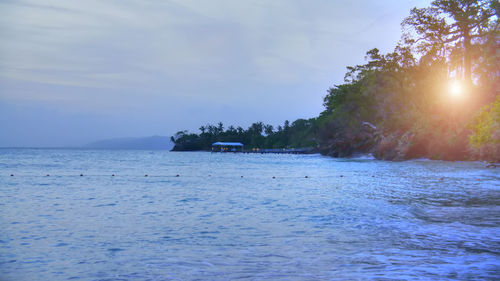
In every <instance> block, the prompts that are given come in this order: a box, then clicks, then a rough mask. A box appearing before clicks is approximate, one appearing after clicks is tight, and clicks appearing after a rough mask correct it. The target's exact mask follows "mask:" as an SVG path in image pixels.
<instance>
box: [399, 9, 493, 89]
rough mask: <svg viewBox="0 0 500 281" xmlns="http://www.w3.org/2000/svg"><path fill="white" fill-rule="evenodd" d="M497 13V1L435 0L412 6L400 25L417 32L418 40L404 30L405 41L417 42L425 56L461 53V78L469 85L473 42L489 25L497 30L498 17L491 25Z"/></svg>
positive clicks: (470, 81)
mask: <svg viewBox="0 0 500 281" xmlns="http://www.w3.org/2000/svg"><path fill="white" fill-rule="evenodd" d="M496 14H498V3H497V1H496V0H435V1H433V2H432V3H431V7H429V8H421V9H417V8H414V9H412V10H411V13H410V16H409V17H408V18H406V19H405V20H404V22H403V26H405V27H410V29H413V30H414V31H415V32H416V33H417V39H416V40H413V39H412V38H411V37H413V36H412V35H411V34H410V33H408V32H407V33H406V40H407V42H409V43H410V44H411V43H417V44H418V45H417V46H418V48H419V51H420V52H421V54H422V55H424V58H425V57H426V56H433V55H438V56H440V57H446V55H447V52H452V51H455V52H458V53H460V52H461V53H462V54H463V69H464V71H463V72H464V73H463V77H464V80H465V82H466V84H467V85H472V43H473V41H474V39H476V38H479V37H481V36H484V34H485V33H487V32H488V30H490V29H491V28H493V29H498V16H497V18H496V22H497V23H496V24H494V25H492V24H491V21H492V19H493V16H494V15H496ZM459 43H461V46H460V44H459Z"/></svg>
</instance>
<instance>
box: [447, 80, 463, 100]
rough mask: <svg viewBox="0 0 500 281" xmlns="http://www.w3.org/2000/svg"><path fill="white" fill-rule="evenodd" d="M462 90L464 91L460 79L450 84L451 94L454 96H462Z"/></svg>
mask: <svg viewBox="0 0 500 281" xmlns="http://www.w3.org/2000/svg"><path fill="white" fill-rule="evenodd" d="M462 92H463V89H462V85H460V83H459V82H458V81H453V82H451V84H450V94H451V95H452V96H453V97H459V96H461V95H462Z"/></svg>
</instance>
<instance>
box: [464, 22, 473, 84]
mask: <svg viewBox="0 0 500 281" xmlns="http://www.w3.org/2000/svg"><path fill="white" fill-rule="evenodd" d="M470 53H471V36H470V34H469V31H467V32H464V68H465V69H464V81H465V84H466V85H467V87H470V86H471V85H472V62H471V54H470Z"/></svg>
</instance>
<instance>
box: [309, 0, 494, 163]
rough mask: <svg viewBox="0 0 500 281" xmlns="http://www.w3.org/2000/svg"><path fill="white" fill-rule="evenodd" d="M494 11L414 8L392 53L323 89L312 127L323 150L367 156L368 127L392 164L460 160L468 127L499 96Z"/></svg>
mask: <svg viewBox="0 0 500 281" xmlns="http://www.w3.org/2000/svg"><path fill="white" fill-rule="evenodd" d="M498 7H499V5H498V3H497V1H491V0H490V1H486V0H482V1H477V0H475V1H471V0H435V1H433V2H432V3H431V6H430V7H428V8H421V9H417V8H415V9H412V10H411V12H410V16H409V17H408V18H406V19H405V20H404V21H403V24H402V25H403V27H404V34H403V38H402V39H403V40H402V41H401V43H400V44H399V45H398V46H396V48H395V49H394V51H393V52H391V53H388V54H385V55H383V54H380V52H379V50H378V49H376V48H375V49H372V50H370V51H368V52H367V53H366V57H365V59H366V60H367V62H366V64H364V65H357V66H353V67H347V74H346V76H345V83H344V84H342V85H335V86H334V87H332V88H330V89H329V90H328V94H327V95H326V97H325V98H324V106H325V111H323V112H322V113H321V115H320V117H319V118H318V121H317V124H318V125H317V127H318V130H317V131H318V135H317V140H318V144H319V148H320V150H321V151H324V153H327V154H332V155H334V156H335V155H341V156H342V155H349V154H350V153H351V152H356V151H360V149H361V150H366V144H367V143H369V142H367V140H366V139H367V138H366V130H365V129H364V128H363V124H364V123H365V122H370V123H372V124H374V125H375V126H376V127H377V129H378V136H373V138H381V139H383V140H384V141H383V142H382V143H383V145H382V144H381V146H384V148H383V149H382V148H381V150H384V151H390V154H391V155H395V156H394V157H396V158H401V155H398V153H402V154H406V155H404V156H408V155H410V156H414V157H430V156H431V155H439V157H440V158H442V159H463V158H465V157H466V155H465V152H464V151H465V150H466V146H467V141H468V137H467V135H468V133H469V130H468V128H467V127H466V126H465V124H467V123H468V122H469V121H470V120H471V119H472V118H473V116H474V114H475V112H477V110H478V109H479V108H480V107H481V106H482V105H484V104H485V103H487V102H490V101H491V98H492V97H496V96H497V95H498V89H500V86H499V79H498V78H499V74H500V69H499V65H498V61H499V60H500V57H499V56H500V52H498V46H499V41H498V36H499V34H500V33H499V21H498V10H499V9H498ZM460 76H463V77H464V84H465V85H466V86H467V87H466V88H465V89H464V92H465V93H464V96H463V97H462V98H461V99H459V98H456V99H453V98H452V97H451V96H450V95H449V89H448V85H449V83H450V80H451V78H459V77H460ZM472 77H474V79H475V82H476V83H475V85H474V84H473V83H472V81H471V78H472ZM481 124H482V123H481ZM483 126H484V125H483ZM477 138H484V136H483V135H481V137H480V136H479V135H478V136H477ZM473 139H474V138H471V140H473ZM388 147H392V149H387V148H388ZM403 148H404V149H403ZM375 149H376V148H375ZM395 150H398V151H395ZM332 151H333V152H332ZM345 151H347V153H344V152H345ZM382 154H383V153H382Z"/></svg>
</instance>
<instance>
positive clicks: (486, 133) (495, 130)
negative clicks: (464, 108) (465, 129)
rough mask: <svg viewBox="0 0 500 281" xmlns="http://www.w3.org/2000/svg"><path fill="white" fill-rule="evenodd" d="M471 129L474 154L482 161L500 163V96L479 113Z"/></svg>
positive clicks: (470, 140)
mask: <svg viewBox="0 0 500 281" xmlns="http://www.w3.org/2000/svg"><path fill="white" fill-rule="evenodd" d="M471 129H472V135H471V136H470V137H469V142H470V145H471V149H472V151H473V152H474V154H476V155H477V156H479V157H480V158H482V159H487V160H491V161H500V95H498V96H497V98H496V100H495V102H493V103H492V104H490V105H487V106H485V107H484V108H483V109H482V110H481V111H480V112H479V114H478V115H477V117H476V118H475V119H474V121H473V123H472V125H471Z"/></svg>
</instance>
